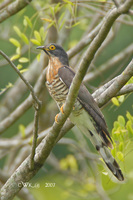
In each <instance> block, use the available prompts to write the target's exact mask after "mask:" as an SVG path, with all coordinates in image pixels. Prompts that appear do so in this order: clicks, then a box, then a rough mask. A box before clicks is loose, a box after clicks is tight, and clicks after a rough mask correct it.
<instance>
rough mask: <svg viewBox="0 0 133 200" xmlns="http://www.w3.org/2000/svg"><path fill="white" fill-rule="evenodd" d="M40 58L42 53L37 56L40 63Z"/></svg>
mask: <svg viewBox="0 0 133 200" xmlns="http://www.w3.org/2000/svg"><path fill="white" fill-rule="evenodd" d="M40 56H41V53H39V54H38V55H37V57H36V58H37V60H38V61H40Z"/></svg>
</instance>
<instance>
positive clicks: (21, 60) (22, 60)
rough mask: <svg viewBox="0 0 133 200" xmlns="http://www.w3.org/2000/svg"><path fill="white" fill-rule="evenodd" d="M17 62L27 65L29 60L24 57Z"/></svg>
mask: <svg viewBox="0 0 133 200" xmlns="http://www.w3.org/2000/svg"><path fill="white" fill-rule="evenodd" d="M19 62H20V63H27V62H29V59H28V58H26V57H21V58H20V59H19Z"/></svg>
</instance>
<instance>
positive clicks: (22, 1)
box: [0, 0, 32, 23]
mask: <svg viewBox="0 0 133 200" xmlns="http://www.w3.org/2000/svg"><path fill="white" fill-rule="evenodd" d="M31 1H32V0H17V1H15V2H13V3H12V4H10V5H8V6H7V7H6V8H4V9H3V10H1V11H0V23H1V22H3V21H4V20H6V19H8V18H9V17H11V16H12V15H15V14H16V13H17V12H19V11H20V10H22V9H23V8H24V7H25V6H27V5H28V4H29V3H30V2H31Z"/></svg>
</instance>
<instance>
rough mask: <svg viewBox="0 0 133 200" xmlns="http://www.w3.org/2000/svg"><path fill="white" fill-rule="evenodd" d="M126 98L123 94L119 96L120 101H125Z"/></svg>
mask: <svg viewBox="0 0 133 200" xmlns="http://www.w3.org/2000/svg"><path fill="white" fill-rule="evenodd" d="M124 99H125V96H124V95H121V96H119V97H118V100H119V102H120V103H122V102H123V101H124Z"/></svg>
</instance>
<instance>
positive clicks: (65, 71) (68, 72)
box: [58, 66, 112, 147]
mask: <svg viewBox="0 0 133 200" xmlns="http://www.w3.org/2000/svg"><path fill="white" fill-rule="evenodd" d="M58 75H59V77H60V79H61V80H62V81H63V82H64V83H65V84H66V85H67V87H68V88H69V87H70V85H71V82H72V80H73V78H74V76H75V72H74V71H73V70H72V69H71V68H70V67H68V66H63V67H61V68H59V70H58ZM78 100H79V101H80V103H81V104H82V106H83V107H84V109H85V110H86V111H87V112H88V113H89V115H91V117H92V118H93V120H94V121H95V122H96V124H97V126H98V128H99V129H100V130H101V131H102V133H101V131H100V132H99V134H100V135H101V136H102V138H103V140H104V141H105V142H106V143H107V144H108V145H109V146H110V147H111V146H112V145H111V143H110V141H109V140H108V139H107V137H108V138H109V139H110V140H111V137H110V134H109V132H108V130H107V126H106V122H105V120H104V116H103V114H102V112H101V111H100V109H99V107H98V105H97V104H96V102H95V100H94V99H93V97H92V95H91V94H90V93H89V91H88V90H87V88H86V87H85V86H84V85H83V84H81V86H80V89H79V93H78ZM106 136H107V137H106ZM111 141H112V140H111Z"/></svg>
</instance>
